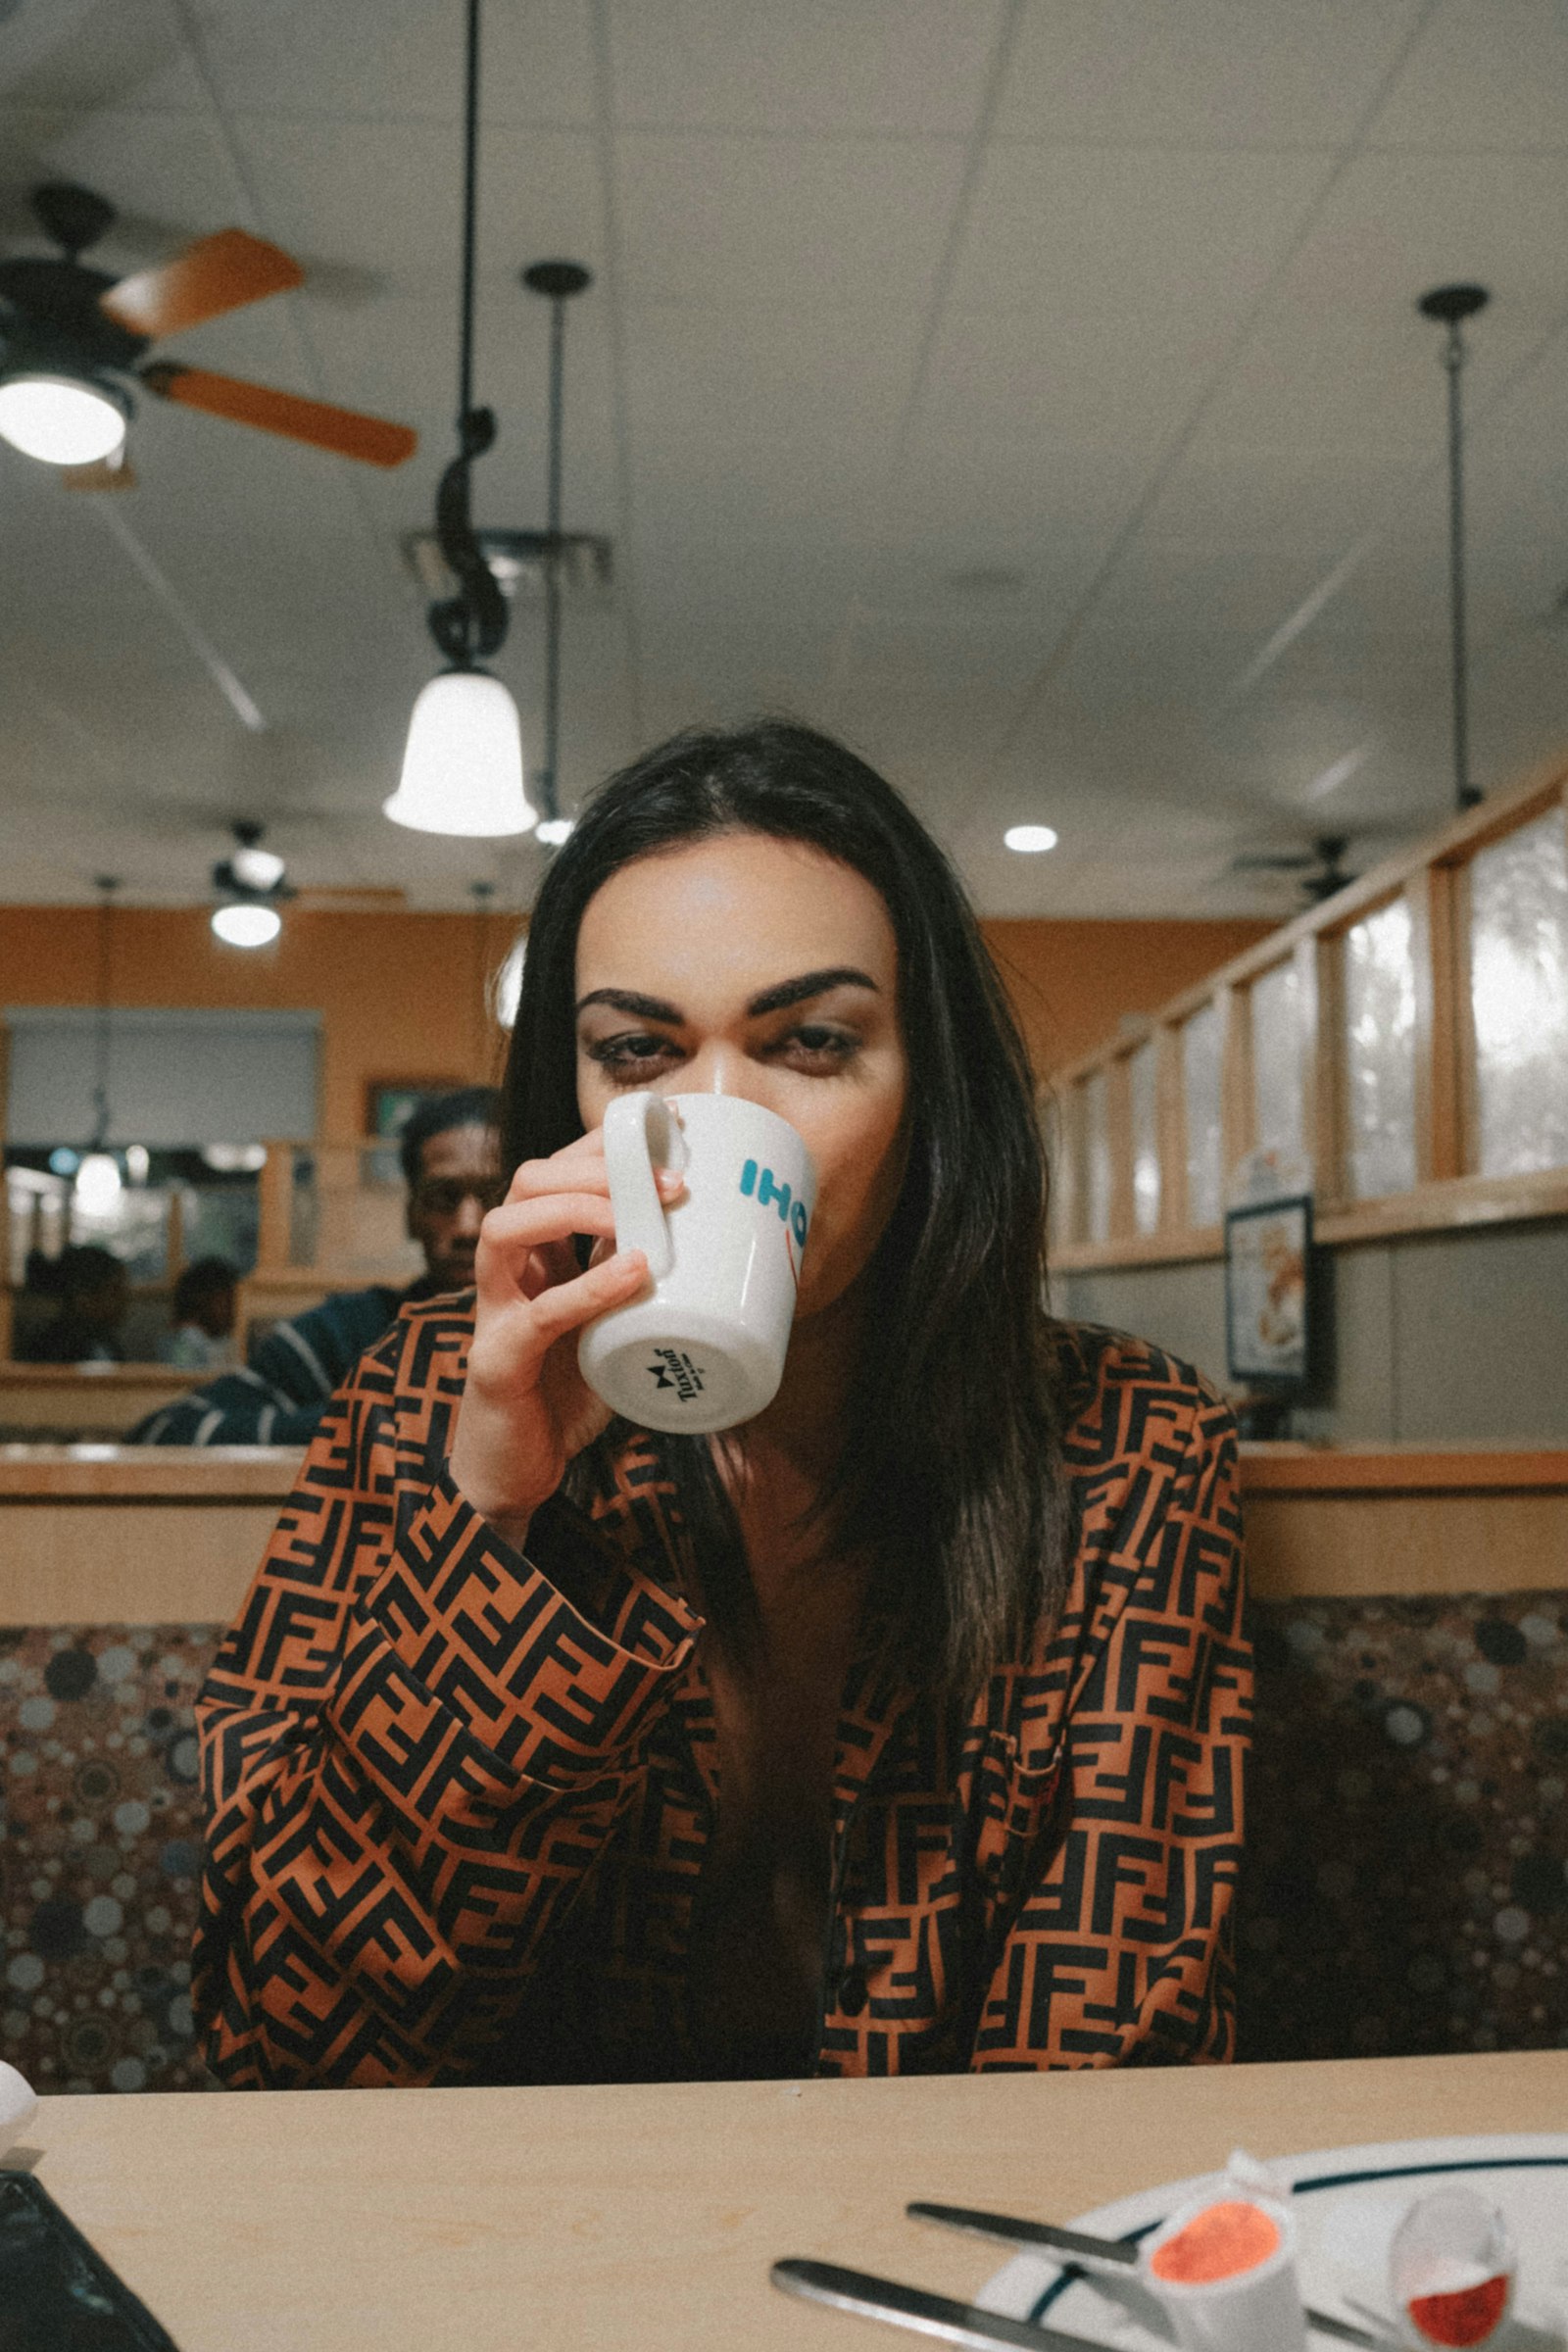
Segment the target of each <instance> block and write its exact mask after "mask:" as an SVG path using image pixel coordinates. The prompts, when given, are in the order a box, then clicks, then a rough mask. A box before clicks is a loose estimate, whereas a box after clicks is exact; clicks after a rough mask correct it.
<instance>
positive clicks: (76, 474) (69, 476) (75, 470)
mask: <svg viewBox="0 0 1568 2352" xmlns="http://www.w3.org/2000/svg"><path fill="white" fill-rule="evenodd" d="M60 479H61V481H62V483H63V484H64V486H65V487H66V489H68V490H134V489H135V487H136V468H135V466H133V465H132V464H131V462H130V460H129V459H128V458H127V457H126V456H125V454H124V451H123V449H122V451H121V454H120V456H119V458H118V459H116V460H114V461H113V462H111V460H110V459H108V458H97V459H95V460H94V462H93V463H92V465H90V466H61V468H60Z"/></svg>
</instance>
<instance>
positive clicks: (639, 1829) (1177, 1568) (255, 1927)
mask: <svg viewBox="0 0 1568 2352" xmlns="http://www.w3.org/2000/svg"><path fill="white" fill-rule="evenodd" d="M465 1307H466V1301H461V1300H460V1301H454V1300H451V1299H444V1300H437V1301H435V1302H433V1303H431V1304H427V1305H420V1306H415V1307H411V1308H406V1309H405V1310H404V1313H403V1315H402V1317H401V1318H400V1320H399V1322H398V1323H397V1324H396V1325H395V1326H394V1327H393V1329H392V1331H391V1332H390V1333H389V1334H388V1335H387V1337H386V1339H385V1340H383V1341H382V1342H380V1343H379V1344H378V1345H377V1346H376V1347H375V1348H372V1349H371V1350H370V1352H369V1353H368V1355H366V1356H365V1357H364V1358H363V1359H362V1361H361V1362H360V1364H359V1366H358V1368H357V1369H356V1371H355V1372H354V1373H353V1375H352V1376H351V1377H350V1379H349V1380H348V1382H347V1383H346V1384H345V1386H344V1387H343V1389H342V1390H340V1392H339V1394H338V1396H337V1397H336V1398H335V1399H334V1402H333V1404H332V1406H331V1408H330V1410H329V1412H328V1415H327V1418H326V1420H325V1421H324V1422H323V1424H322V1427H321V1429H320V1432H319V1435H318V1437H317V1439H316V1441H315V1443H314V1444H313V1446H311V1449H310V1452H309V1454H308V1455H307V1457H306V1461H305V1466H304V1470H303V1472H302V1475H301V1481H300V1485H299V1487H298V1489H297V1491H296V1492H295V1494H294V1495H292V1497H291V1498H290V1501H289V1503H288V1506H287V1508H286V1509H285V1510H284V1512H283V1515H282V1518H281V1520H280V1521H279V1524H278V1528H277V1532H276V1534H275V1536H274V1537H273V1539H272V1542H271V1544H270V1548H269V1551H268V1554H267V1557H266V1560H265V1561H264V1563H263V1566H262V1568H261V1571H260V1573H259V1575H258V1576H257V1579H256V1582H255V1584H254V1585H253V1587H252V1589H251V1592H250V1594H249V1597H248V1598H247V1600H246V1602H245V1605H244V1608H243V1611H242V1612H241V1615H240V1617H239V1619H238V1622H237V1623H236V1624H235V1625H234V1627H233V1628H232V1629H231V1631H230V1632H229V1634H228V1636H227V1639H226V1640H225V1642H224V1643H223V1646H222V1648H221V1652H220V1654H219V1657H218V1660H217V1662H216V1664H215V1666H214V1670H213V1673H212V1676H211V1678H210V1680H209V1682H208V1684H207V1687H206V1690H205V1691H204V1693H203V1697H202V1703H201V1707H200V1718H201V1725H202V1741H203V1755H204V1768H205V1773H206V1784H207V1793H208V1804H209V1827H208V1848H207V1862H206V1872H205V1878H204V1882H203V1898H202V1916H201V1922H200V1925H199V1928H198V1932H197V1944H196V1968H195V1976H194V1991H195V1999H196V2003H197V2008H198V2013H199V2016H200V2019H201V2022H202V2026H203V2028H204V2030H205V2033H206V2035H207V2049H208V2056H209V2059H210V2062H211V2064H212V2065H213V2067H214V2068H215V2069H216V2071H217V2072H218V2074H219V2075H220V2076H221V2078H222V2079H223V2080H224V2081H225V2082H229V2083H231V2084H234V2085H250V2086H256V2085H286V2084H307V2083H309V2084H330V2083H390V2082H465V2081H467V2082H474V2081H477V2082H528V2081H568V2082H569V2081H585V2080H602V2081H631V2080H639V2079H658V2078H675V2077H679V2076H681V2075H683V2074H686V2073H691V2072H694V2071H696V2069H695V2066H694V2063H693V2059H692V2050H693V2036H692V2032H691V2025H690V2018H689V2012H688V2008H687V2001H688V1960H689V1955H690V1950H691V1938H692V1923H693V1914H694V1899H695V1896H696V1892H697V1888H698V1885H699V1881H700V1879H701V1876H702V1871H703V1862H704V1856H705V1853H706V1851H707V1848H708V1844H709V1840H710V1838H711V1832H712V1825H713V1820H714V1809H715V1804H716V1798H717V1785H716V1769H715V1748H714V1737H713V1722H712V1713H711V1703H710V1700H709V1697H708V1692H707V1686H706V1684H705V1680H704V1675H703V1666H702V1650H701V1644H700V1642H699V1636H700V1634H701V1632H702V1622H701V1619H700V1618H698V1617H697V1616H696V1615H695V1614H694V1613H693V1611H692V1610H691V1609H690V1608H689V1607H688V1606H687V1604H686V1602H685V1600H684V1599H683V1598H682V1597H681V1593H682V1588H683V1584H684V1582H685V1579H684V1576H683V1554H682V1541H681V1531H680V1528H679V1525H678V1523H677V1522H676V1520H675V1516H674V1514H673V1511H672V1509H671V1507H670V1495H669V1489H668V1487H667V1485H666V1484H665V1483H663V1482H662V1479H661V1473H660V1461H659V1454H658V1451H657V1446H656V1442H655V1441H653V1440H650V1439H648V1438H637V1439H635V1440H634V1441H632V1442H631V1443H629V1444H628V1445H627V1446H625V1448H624V1449H623V1451H622V1452H621V1453H620V1455H619V1457H618V1459H617V1461H616V1463H615V1466H614V1472H613V1482H612V1483H611V1484H610V1485H609V1486H608V1487H607V1491H606V1493H605V1494H604V1495H603V1496H602V1498H601V1500H600V1502H599V1503H598V1504H597V1505H596V1507H595V1510H594V1512H593V1514H592V1518H591V1519H590V1518H589V1517H588V1516H587V1515H584V1514H579V1513H578V1512H577V1511H576V1510H575V1509H574V1508H572V1506H570V1505H568V1504H566V1503H564V1502H563V1501H560V1500H558V1501H556V1502H553V1503H551V1504H549V1505H547V1506H546V1507H545V1509H544V1510H542V1511H541V1512H539V1513H538V1514H537V1515H536V1517H535V1519H534V1522H533V1525H532V1528H531V1530H530V1536H529V1555H530V1556H529V1557H527V1558H524V1557H523V1556H522V1555H521V1554H519V1553H518V1552H515V1551H514V1550H513V1549H512V1548H511V1547H510V1546H509V1545H507V1544H504V1543H503V1542H502V1541H501V1540H500V1539H499V1538H498V1537H497V1536H496V1535H495V1534H494V1533H493V1532H492V1531H491V1529H490V1528H489V1527H488V1526H487V1525H486V1523H485V1522H484V1521H483V1520H482V1519H480V1518H479V1517H478V1515H477V1514H476V1513H475V1512H474V1511H473V1510H472V1509H471V1508H470V1507H469V1505H468V1504H467V1503H466V1501H465V1500H464V1498H463V1497H462V1495H460V1494H459V1493H458V1491H457V1490H456V1488H455V1487H454V1486H453V1484H452V1481H451V1479H450V1476H449V1475H448V1473H447V1470H446V1453H447V1446H448V1438H449V1430H450V1422H451V1418H452V1415H453V1413H454V1410H455V1407H456V1405H457V1401H458V1398H459V1396H460V1395H461V1393H462V1387H463V1377H464V1364H465V1358H466V1348H467V1345H468V1341H469V1338H470V1336H471V1331H472V1320H471V1313H469V1312H466V1311H465ZM1056 1329H1057V1334H1058V1342H1059V1346H1060V1348H1061V1354H1062V1363H1063V1371H1064V1375H1065V1379H1066V1386H1067V1394H1068V1400H1069V1408H1070V1421H1069V1427H1068V1433H1067V1438H1066V1464H1067V1473H1068V1476H1069V1478H1070V1480H1071V1482H1072V1488H1073V1495H1072V1500H1073V1503H1074V1507H1075V1516H1076V1525H1077V1530H1078V1533H1077V1565H1076V1571H1075V1577H1074V1583H1073V1588H1072V1593H1071V1596H1070V1598H1069V1601H1068V1604H1067V1609H1066V1612H1065V1615H1064V1616H1063V1618H1062V1620H1061V1622H1060V1624H1059V1626H1058V1627H1057V1628H1056V1630H1055V1632H1054V1634H1051V1635H1050V1636H1049V1637H1045V1638H1042V1639H1041V1640H1040V1641H1039V1642H1037V1643H1035V1644H1034V1645H1033V1647H1032V1649H1031V1651H1030V1654H1028V1655H1027V1656H1025V1657H1022V1658H1020V1659H1019V1661H1018V1662H1017V1664H1016V1665H1012V1666H1009V1667H1007V1668H1006V1669H1005V1671H1003V1672H1001V1673H999V1674H997V1675H995V1676H994V1677H993V1678H992V1679H991V1681H990V1682H989V1683H988V1684H987V1685H986V1686H985V1688H984V1690H983V1691H982V1692H981V1694H980V1696H979V1697H978V1698H977V1699H976V1701H975V1702H974V1703H973V1705H972V1706H968V1707H962V1706H954V1705H952V1704H946V1703H944V1702H943V1701H941V1700H940V1699H938V1698H937V1697H935V1696H934V1695H933V1694H931V1693H930V1692H922V1691H917V1690H913V1689H910V1688H908V1687H907V1686H906V1685H905V1684H904V1683H902V1682H901V1681H900V1679H899V1678H898V1676H897V1674H896V1672H895V1671H894V1670H893V1669H891V1668H890V1667H889V1666H888V1665H886V1664H885V1663H884V1662H881V1661H885V1660H886V1659H887V1657H888V1656H889V1655H890V1654H891V1653H890V1649H889V1646H888V1644H887V1643H886V1642H885V1641H880V1640H879V1639H878V1637H877V1629H876V1628H875V1627H874V1626H868V1627H867V1628H866V1629H865V1636H864V1640H863V1642H862V1644H861V1647H860V1651H859V1654H858V1658H857V1660H856V1662H855V1664H854V1665H853V1667H852V1669H851V1672H850V1676H849V1679H848V1682H847V1685H846V1688H845V1692H844V1697H843V1703H842V1709H841V1717H840V1723H839V1729H838V1740H837V1760H836V1768H835V1769H836V1779H835V1788H834V1824H835V1827H834V1864H833V1895H832V1901H831V1907H830V1917H829V1920H828V1922H827V1923H826V1936H827V1940H826V1947H825V1952H824V1977H823V2015H822V2020H821V2028H820V2040H819V2046H818V2050H817V2054H816V2059H815V2064H816V2069H817V2071H818V2072H819V2073H821V2074H825V2075H875V2074H899V2073H906V2074H907V2073H920V2072H926V2073H931V2072H938V2071H953V2070H962V2069H965V2068H974V2069H1000V2068H1011V2069H1017V2068H1036V2067H1079V2066H1113V2065H1117V2064H1121V2063H1127V2062H1137V2061H1143V2062H1151V2061H1153V2062H1158V2061H1183V2060H1193V2059H1223V2058H1227V2057H1229V2056H1230V2054H1231V2049H1232V2043H1233V2020H1232V1972H1231V1966H1230V1953H1229V1945H1230V1913H1231V1904H1232V1898H1233V1893H1234V1889H1235V1882H1236V1876H1237V1867H1238V1862H1239V1859H1240V1854H1241V1836H1242V1771H1243V1762H1244V1757H1245V1751H1246V1744H1247V1724H1248V1711H1249V1703H1250V1689H1251V1673H1250V1657H1249V1653H1248V1649H1247V1645H1246V1642H1245V1639H1244V1636H1243V1632H1242V1621H1241V1603H1242V1590H1241V1545H1240V1523H1239V1516H1238V1508H1237V1492H1236V1459H1235V1446H1234V1440H1233V1434H1232V1428H1231V1422H1230V1416H1229V1414H1228V1413H1227V1411H1226V1409H1225V1408H1224V1406H1223V1405H1221V1404H1220V1403H1218V1402H1216V1400H1215V1399H1214V1397H1212V1396H1211V1395H1210V1394H1209V1393H1208V1391H1207V1390H1206V1389H1205V1388H1204V1387H1203V1386H1202V1385H1201V1382H1200V1381H1199V1380H1198V1378H1197V1377H1196V1376H1195V1375H1194V1374H1193V1373H1191V1372H1190V1371H1188V1370H1187V1369H1186V1368H1185V1367H1184V1366H1182V1365H1180V1364H1178V1363H1175V1362H1173V1361H1172V1360H1171V1358H1170V1357H1168V1356H1166V1355H1162V1354H1160V1353H1159V1352H1158V1351H1157V1350H1156V1349H1154V1348H1150V1347H1147V1346H1145V1345H1144V1344H1142V1343H1141V1342H1137V1341H1130V1340H1125V1339H1121V1338H1118V1337H1116V1336H1115V1335H1113V1334H1111V1333H1108V1332H1103V1331H1098V1330H1091V1329H1087V1328H1082V1327H1078V1328H1075V1327H1073V1326H1058V1327H1056Z"/></svg>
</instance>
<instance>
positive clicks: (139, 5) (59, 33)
mask: <svg viewBox="0 0 1568 2352" xmlns="http://www.w3.org/2000/svg"><path fill="white" fill-rule="evenodd" d="M0 102H3V103H5V104H6V105H10V106H26V107H49V108H52V107H69V108H73V109H76V108H79V109H97V108H101V107H107V108H112V109H115V110H118V111H119V112H121V113H129V112H134V111H137V110H142V109H145V110H148V111H150V112H152V113H154V114H163V113H169V112H182V111H193V110H194V111H198V112H199V111H200V110H201V109H203V108H204V107H205V106H206V104H207V93H206V90H205V88H204V86H203V83H202V79H201V75H200V73H198V72H197V69H196V65H195V62H194V60H193V59H192V57H191V55H190V52H189V50H188V49H187V48H186V45H185V41H184V38H183V35H182V33H181V31H180V26H179V20H178V18H177V16H176V14H175V12H174V10H173V8H172V6H171V5H170V0H47V5H44V6H33V7H13V8H12V9H10V10H8V11H7V13H6V16H5V18H4V19H3V20H0Z"/></svg>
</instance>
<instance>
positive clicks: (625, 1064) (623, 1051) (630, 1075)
mask: <svg viewBox="0 0 1568 2352" xmlns="http://www.w3.org/2000/svg"><path fill="white" fill-rule="evenodd" d="M587 1051H588V1058H589V1060H590V1061H596V1062H598V1064H599V1066H600V1068H601V1069H602V1070H604V1071H606V1072H607V1073H608V1075H609V1076H610V1077H612V1078H614V1079H618V1080H620V1081H621V1082H622V1083H623V1084H624V1083H627V1082H631V1083H635V1082H636V1080H638V1079H639V1078H646V1077H647V1076H648V1075H649V1074H650V1072H651V1071H653V1070H655V1069H657V1068H658V1067H659V1065H660V1063H661V1062H662V1061H664V1060H666V1059H671V1058H673V1056H674V1054H675V1049H674V1047H673V1046H672V1045H671V1044H670V1042H669V1039H668V1038H667V1037H653V1036H650V1035H648V1034H647V1033H646V1032H634V1033H630V1034H628V1035H626V1036H622V1037H606V1038H602V1039H601V1040H600V1041H599V1043H598V1044H597V1045H592V1046H590V1047H589V1048H588V1049H587Z"/></svg>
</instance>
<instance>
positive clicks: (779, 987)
mask: <svg viewBox="0 0 1568 2352" xmlns="http://www.w3.org/2000/svg"><path fill="white" fill-rule="evenodd" d="M830 988H868V989H870V991H871V993H872V994H873V996H875V995H877V994H879V993H880V992H879V991H878V989H877V984H876V982H875V981H874V980H873V979H872V978H871V975H870V974H869V972H862V971H860V970H858V968H857V966H856V965H854V964H852V963H834V964H828V965H826V966H825V967H824V968H823V969H822V970H821V971H819V972H802V973H801V975H800V977H799V978H798V979H795V980H780V981H778V982H777V983H776V984H775V985H774V986H773V987H772V988H764V989H763V990H762V992H761V994H760V996H756V997H753V998H752V1000H751V1002H750V1004H749V1005H747V1007H746V1017H747V1019H748V1020H753V1021H755V1020H760V1018H761V1017H762V1015H763V1013H767V1012H782V1011H783V1010H784V1009H785V1007H786V1005H804V1004H805V1003H806V1001H807V999H808V998H809V997H820V996H823V995H825V994H826V992H827V991H828V990H829V989H830ZM589 1005H610V1006H611V1008H612V1009H613V1011H615V1012H627V1013H630V1014H631V1016H632V1018H633V1019H634V1020H641V1021H662V1022H664V1023H665V1024H666V1025H667V1026H668V1027H670V1028H671V1029H678V1028H679V1027H680V1025H681V1023H682V1022H683V1021H684V1019H685V1017H686V1016H685V1014H684V1013H683V1012H682V1011H681V1009H680V1007H679V1006H678V1005H667V1004H666V1003H665V1002H664V1000H663V998H662V997H644V996H640V995H639V994H638V993H637V991H636V990H635V989H630V988H595V989H590V990H589V992H588V994H587V996H585V997H579V999H578V1000H577V1010H578V1011H579V1012H586V1011H587V1009H588V1007H589Z"/></svg>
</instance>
